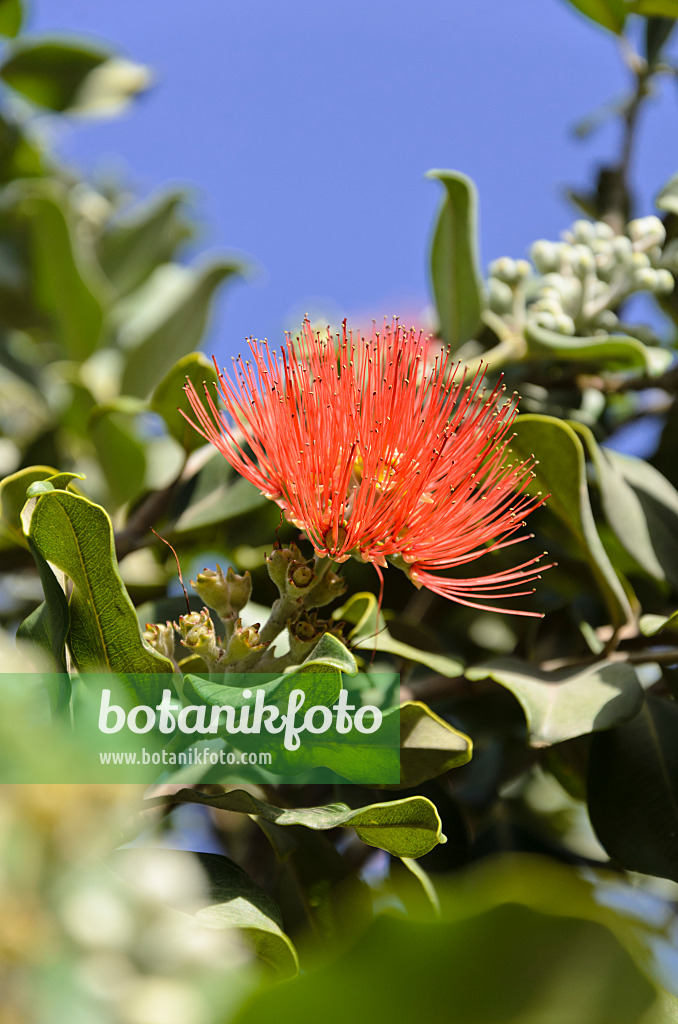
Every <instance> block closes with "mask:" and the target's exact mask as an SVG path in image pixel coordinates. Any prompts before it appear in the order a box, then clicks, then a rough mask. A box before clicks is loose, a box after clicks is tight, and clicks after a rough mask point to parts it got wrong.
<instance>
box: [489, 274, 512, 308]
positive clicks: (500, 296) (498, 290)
mask: <svg viewBox="0 0 678 1024" xmlns="http://www.w3.org/2000/svg"><path fill="white" fill-rule="evenodd" d="M487 291H488V301H489V304H490V309H491V310H492V312H493V313H498V314H499V315H500V316H501V315H502V314H503V313H509V312H510V310H511V307H512V305H513V292H512V291H511V289H510V288H509V286H508V285H507V284H505V283H504V282H503V281H498V280H497V278H496V277H491V278H490V279H489V281H488V283H487Z"/></svg>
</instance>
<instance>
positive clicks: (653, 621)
mask: <svg viewBox="0 0 678 1024" xmlns="http://www.w3.org/2000/svg"><path fill="white" fill-rule="evenodd" d="M638 625H639V627H640V632H641V633H642V634H643V636H656V635H657V633H661V632H662V631H663V630H664V629H667V630H668V631H669V633H678V612H674V613H673V615H669V616H668V617H667V616H666V615H641V617H640V621H639V623H638Z"/></svg>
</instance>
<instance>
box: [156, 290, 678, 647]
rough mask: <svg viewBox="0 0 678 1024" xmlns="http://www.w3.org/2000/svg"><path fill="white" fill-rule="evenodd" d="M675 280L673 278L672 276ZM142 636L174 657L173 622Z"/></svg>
mask: <svg viewBox="0 0 678 1024" xmlns="http://www.w3.org/2000/svg"><path fill="white" fill-rule="evenodd" d="M671 280H673V278H671ZM142 636H143V638H144V640H145V641H146V643H147V644H148V646H149V647H152V648H153V650H154V651H157V652H158V654H162V655H163V657H165V658H170V659H173V658H174V636H175V634H174V626H173V625H172V623H171V622H166V623H165V624H164V625H163V624H162V622H147V623H146V629H145V630H144V632H143V633H142Z"/></svg>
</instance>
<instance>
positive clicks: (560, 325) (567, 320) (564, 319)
mask: <svg viewBox="0 0 678 1024" xmlns="http://www.w3.org/2000/svg"><path fill="white" fill-rule="evenodd" d="M556 330H557V331H558V332H559V334H574V320H573V319H572V317H571V316H568V315H567V314H566V313H561V314H560V316H557V317H556Z"/></svg>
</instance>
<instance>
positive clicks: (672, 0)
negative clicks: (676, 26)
mask: <svg viewBox="0 0 678 1024" xmlns="http://www.w3.org/2000/svg"><path fill="white" fill-rule="evenodd" d="M628 10H629V11H631V12H632V13H633V14H642V16H643V17H644V18H650V17H657V18H678V0H635V2H632V3H630V4H629V5H628Z"/></svg>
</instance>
